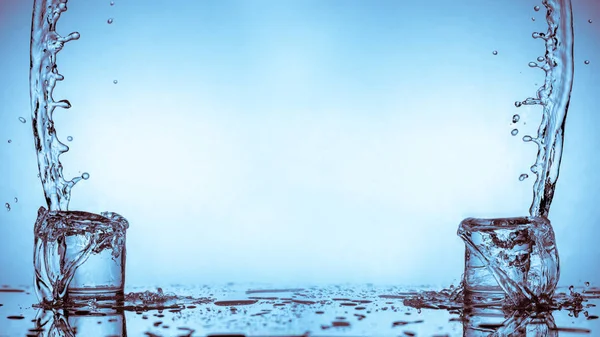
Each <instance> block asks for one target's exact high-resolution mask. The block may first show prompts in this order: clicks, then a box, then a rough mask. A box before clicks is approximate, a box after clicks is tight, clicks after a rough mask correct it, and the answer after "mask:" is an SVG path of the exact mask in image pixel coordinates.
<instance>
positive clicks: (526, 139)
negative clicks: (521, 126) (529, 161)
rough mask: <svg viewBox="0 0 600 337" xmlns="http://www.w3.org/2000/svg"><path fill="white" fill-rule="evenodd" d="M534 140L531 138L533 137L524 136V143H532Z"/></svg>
mask: <svg viewBox="0 0 600 337" xmlns="http://www.w3.org/2000/svg"><path fill="white" fill-rule="evenodd" d="M532 140H533V138H531V136H523V141H524V142H530V141H532Z"/></svg>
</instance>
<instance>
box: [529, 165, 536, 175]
mask: <svg viewBox="0 0 600 337" xmlns="http://www.w3.org/2000/svg"><path fill="white" fill-rule="evenodd" d="M529 170H530V171H531V172H533V173H535V174H537V173H538V166H537V165H535V164H533V165H531V167H530V168H529Z"/></svg>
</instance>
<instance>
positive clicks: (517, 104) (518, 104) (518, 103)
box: [515, 101, 523, 108]
mask: <svg viewBox="0 0 600 337" xmlns="http://www.w3.org/2000/svg"><path fill="white" fill-rule="evenodd" d="M521 105H523V103H522V102H519V101H516V102H515V106H516V107H517V108H520V107H521Z"/></svg>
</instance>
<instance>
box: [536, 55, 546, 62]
mask: <svg viewBox="0 0 600 337" xmlns="http://www.w3.org/2000/svg"><path fill="white" fill-rule="evenodd" d="M537 60H538V62H544V61H545V60H546V58H544V57H543V56H538V58H537Z"/></svg>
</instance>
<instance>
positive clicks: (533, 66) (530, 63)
mask: <svg viewBox="0 0 600 337" xmlns="http://www.w3.org/2000/svg"><path fill="white" fill-rule="evenodd" d="M528 65H529V66H530V67H531V68H535V67H537V66H538V64H537V63H535V62H529V64H528Z"/></svg>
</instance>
